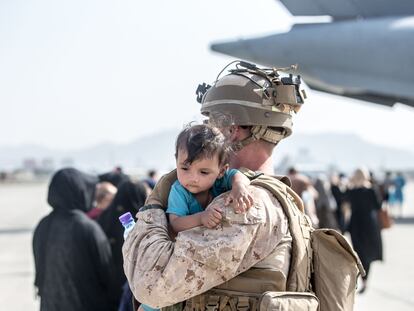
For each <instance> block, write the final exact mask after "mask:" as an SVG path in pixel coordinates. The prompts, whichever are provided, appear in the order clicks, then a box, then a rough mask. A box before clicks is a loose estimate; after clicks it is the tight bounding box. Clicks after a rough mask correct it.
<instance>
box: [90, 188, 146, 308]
mask: <svg viewBox="0 0 414 311" xmlns="http://www.w3.org/2000/svg"><path fill="white" fill-rule="evenodd" d="M146 198H147V190H146V188H145V186H144V184H143V183H142V182H132V181H125V182H123V183H122V184H120V185H119V188H118V192H117V193H116V195H115V198H114V199H113V201H112V203H111V204H110V205H109V207H108V208H107V209H106V210H105V211H104V212H103V213H102V214H101V215H100V217H99V218H98V223H99V225H100V226H101V228H102V229H103V231H104V233H105V235H106V237H107V238H108V240H109V243H110V247H111V251H112V255H113V258H114V260H113V266H112V267H111V269H112V270H113V271H114V273H115V280H114V286H115V287H116V289H117V290H116V292H117V301H118V302H119V300H120V298H121V293H122V292H123V286H124V284H125V281H126V277H125V274H124V269H123V258H122V245H123V243H124V236H123V235H124V228H123V227H122V225H121V223H120V222H119V219H118V218H119V216H121V215H122V214H125V213H127V212H130V213H131V214H132V215H135V214H136V213H137V212H138V210H139V208H140V207H141V206H143V205H144V203H145V200H146Z"/></svg>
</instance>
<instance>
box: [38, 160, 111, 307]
mask: <svg viewBox="0 0 414 311" xmlns="http://www.w3.org/2000/svg"><path fill="white" fill-rule="evenodd" d="M97 182H98V179H97V178H96V177H93V176H90V175H87V174H84V173H82V172H79V171H78V170H75V169H71V168H69V169H62V170H60V171H58V172H57V173H56V174H55V175H54V176H53V178H52V180H51V182H50V185H49V193H48V203H49V204H50V206H52V208H53V211H52V212H51V213H50V214H49V215H48V216H46V217H44V218H43V219H42V220H41V221H40V223H39V224H38V225H37V227H36V229H35V232H34V236H33V253H34V260H35V269H36V277H35V286H36V287H37V289H38V294H39V296H40V299H41V302H40V310H41V311H73V310H76V311H94V310H96V311H98V310H99V311H106V310H108V311H110V310H116V309H117V305H116V303H117V302H116V298H115V292H114V289H113V288H112V286H113V285H112V284H113V283H114V274H113V269H112V266H113V263H112V254H111V249H110V246H109V242H108V240H107V238H106V236H105V234H104V232H103V231H102V229H101V228H100V227H99V225H98V224H97V223H96V222H94V221H93V220H91V219H89V218H88V217H87V216H86V214H85V212H86V211H88V210H89V209H90V208H91V206H92V202H93V196H94V192H95V185H96V183H97Z"/></svg>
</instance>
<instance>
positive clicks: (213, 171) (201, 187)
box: [177, 149, 225, 194]
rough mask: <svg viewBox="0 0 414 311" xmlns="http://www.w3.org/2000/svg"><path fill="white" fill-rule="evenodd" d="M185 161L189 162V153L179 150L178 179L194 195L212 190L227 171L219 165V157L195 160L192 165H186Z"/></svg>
mask: <svg viewBox="0 0 414 311" xmlns="http://www.w3.org/2000/svg"><path fill="white" fill-rule="evenodd" d="M185 160H187V151H186V150H182V149H180V150H178V154H177V178H178V181H179V182H180V184H181V185H182V186H183V187H184V188H185V189H187V190H188V191H190V192H191V193H194V194H196V193H200V192H203V191H206V190H208V189H210V188H211V187H212V186H213V184H214V182H215V181H216V179H217V178H220V177H222V176H223V174H224V171H225V167H221V166H220V164H219V159H218V155H215V156H214V157H213V158H211V159H209V158H204V159H199V160H195V161H194V162H193V163H191V164H184V163H185Z"/></svg>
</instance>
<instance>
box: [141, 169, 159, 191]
mask: <svg viewBox="0 0 414 311" xmlns="http://www.w3.org/2000/svg"><path fill="white" fill-rule="evenodd" d="M157 181H158V172H157V171H156V170H149V171H148V174H147V178H145V179H144V182H145V183H146V184H147V185H148V186H149V187H150V188H151V190H152V189H154V187H155V184H156V183H157Z"/></svg>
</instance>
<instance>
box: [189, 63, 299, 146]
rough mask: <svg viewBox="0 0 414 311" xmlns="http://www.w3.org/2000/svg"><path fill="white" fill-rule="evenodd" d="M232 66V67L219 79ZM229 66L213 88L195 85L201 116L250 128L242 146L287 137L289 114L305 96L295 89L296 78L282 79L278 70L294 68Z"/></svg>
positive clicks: (272, 141)
mask: <svg viewBox="0 0 414 311" xmlns="http://www.w3.org/2000/svg"><path fill="white" fill-rule="evenodd" d="M233 63H236V68H235V69H230V70H229V74H227V75H226V76H223V77H221V78H220V75H221V73H222V72H223V71H224V70H225V69H226V68H227V67H228V66H229V65H231V64H233ZM229 65H227V66H226V67H225V68H224V69H223V70H222V71H221V72H220V73H219V75H218V77H217V79H216V81H215V82H214V84H213V86H210V85H206V84H205V83H203V84H202V85H199V87H198V89H197V92H196V93H197V100H198V101H199V102H200V103H201V113H202V114H203V115H205V116H207V117H209V118H210V119H214V118H216V117H220V116H227V117H229V118H231V123H232V124H234V125H240V126H252V129H251V131H252V136H251V137H250V138H248V139H247V140H246V141H243V142H242V145H243V146H245V145H247V144H248V143H250V142H251V141H253V140H257V139H263V140H265V141H268V142H271V143H273V144H277V143H278V142H279V141H280V140H281V139H283V138H285V137H287V136H289V135H290V134H291V133H292V114H293V113H294V112H297V111H299V109H300V107H301V105H302V104H303V102H304V98H306V95H305V93H304V91H303V90H300V89H299V86H300V76H293V75H289V76H286V77H282V76H281V75H280V74H279V71H282V70H283V71H285V70H289V69H295V66H291V67H289V68H279V69H276V68H271V69H268V68H258V67H257V66H256V65H254V64H250V63H247V62H243V61H234V62H232V63H230V64H229ZM241 147H242V146H241Z"/></svg>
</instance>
